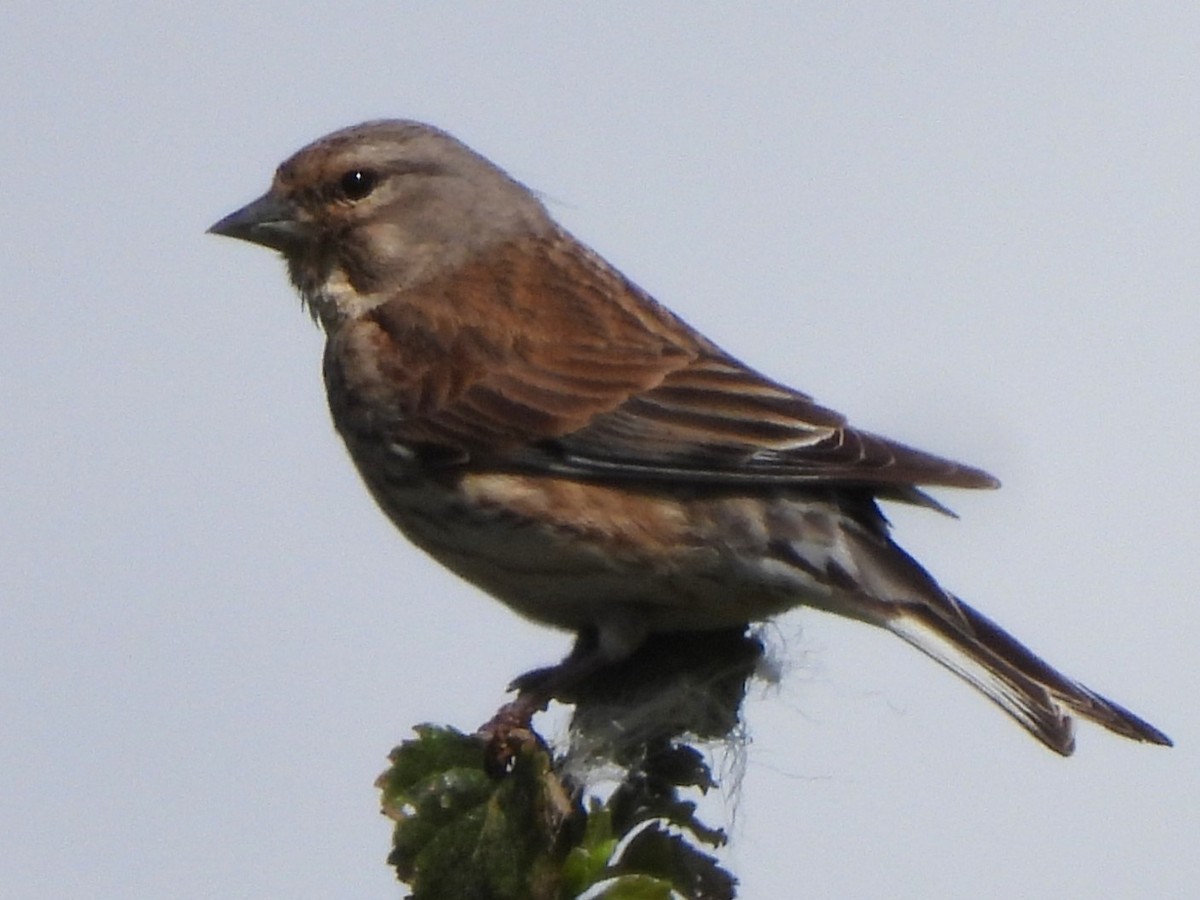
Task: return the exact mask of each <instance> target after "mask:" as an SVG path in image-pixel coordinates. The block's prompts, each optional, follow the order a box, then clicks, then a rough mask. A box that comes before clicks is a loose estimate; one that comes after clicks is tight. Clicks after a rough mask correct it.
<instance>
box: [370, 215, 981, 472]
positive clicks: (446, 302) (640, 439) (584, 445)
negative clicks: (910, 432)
mask: <svg viewBox="0 0 1200 900" xmlns="http://www.w3.org/2000/svg"><path fill="white" fill-rule="evenodd" d="M578 247H579V245H578V244H575V243H574V242H573V240H572V239H570V238H569V237H567V236H565V235H563V236H560V239H559V240H558V241H552V242H549V243H547V242H546V241H545V240H544V239H543V240H541V241H535V242H529V243H526V244H524V245H512V246H509V247H507V248H503V249H502V250H501V251H497V252H500V253H503V255H504V258H503V259H501V260H496V259H490V258H489V259H485V260H481V261H479V262H478V263H476V264H475V265H473V266H471V267H467V269H466V270H465V271H463V270H460V271H459V272H457V273H456V275H455V279H454V283H453V284H452V285H451V284H437V283H434V284H431V285H426V286H424V287H421V288H417V289H413V290H410V291H409V292H408V293H407V294H406V296H405V298H404V302H390V303H386V304H383V305H382V306H380V307H378V308H377V309H376V310H374V311H373V312H372V313H371V314H370V320H371V326H372V327H374V328H375V329H377V331H378V335H377V339H378V340H380V341H383V342H386V343H387V344H388V345H389V347H388V349H387V352H386V353H385V354H384V356H385V357H387V358H388V359H390V364H389V365H388V366H387V369H388V373H387V374H388V377H387V379H386V383H387V384H389V385H390V386H391V388H392V389H393V390H395V391H397V397H396V399H395V402H394V403H393V405H394V407H395V408H396V409H397V411H398V414H397V417H396V421H395V422H394V423H393V424H392V428H393V431H394V435H393V437H395V438H396V439H397V440H399V441H401V442H404V441H406V440H407V441H411V442H424V443H435V444H436V443H446V444H449V445H451V446H452V447H453V448H454V449H456V450H461V451H464V452H465V454H466V457H467V458H471V459H474V460H476V461H480V464H486V465H491V466H499V467H504V466H512V467H514V468H518V469H521V470H524V471H530V470H532V471H545V472H555V473H560V474H568V475H573V476H579V477H597V478H605V479H613V478H629V479H637V480H650V481H654V480H660V481H682V482H688V481H693V482H706V483H722V482H728V483H737V484H741V485H747V484H755V483H761V484H764V485H766V484H775V485H778V484H787V483H803V484H811V483H839V482H846V483H855V484H866V485H880V486H884V487H895V486H901V487H905V486H912V485H946V486H955V487H992V486H995V484H996V482H995V479H993V478H992V477H991V476H990V475H988V474H987V473H985V472H982V471H981V470H979V469H975V468H972V467H969V466H964V465H960V464H958V463H954V462H952V461H950V460H946V459H942V458H940V457H937V456H933V455H931V454H927V453H924V452H922V451H919V450H916V449H913V448H911V447H907V446H904V445H902V444H898V443H895V442H893V441H889V440H887V439H885V438H882V437H878V436H876V435H873V434H870V433H868V432H863V431H858V430H856V429H853V428H851V427H849V426H848V425H847V424H846V423H845V419H844V418H843V417H842V416H841V415H840V414H839V413H837V412H835V411H833V410H830V409H826V408H824V407H822V406H820V405H818V404H817V403H816V402H815V401H814V400H813V399H812V398H811V397H809V396H808V395H807V394H804V393H801V392H800V391H796V390H793V389H791V388H788V387H786V386H785V385H782V384H779V383H778V382H775V381H773V380H771V379H769V378H767V377H765V376H763V375H761V374H759V373H758V372H755V371H754V370H752V369H750V368H749V367H747V366H745V365H743V364H742V363H741V362H739V361H738V360H736V359H734V358H733V357H732V356H730V355H728V354H726V353H724V352H723V351H721V350H720V349H719V348H717V347H716V346H714V345H713V344H711V343H710V342H709V341H708V340H707V339H705V338H704V337H702V336H701V335H700V334H698V333H697V332H695V331H694V330H693V329H691V328H690V327H689V326H687V325H686V324H685V323H683V322H682V321H680V320H679V319H677V318H676V317H675V316H673V315H672V314H671V313H670V312H668V311H667V310H666V309H664V308H663V307H661V306H659V305H658V304H657V303H656V302H655V301H654V300H653V299H651V298H650V297H649V296H647V295H646V294H645V293H643V292H642V291H641V290H640V289H639V288H637V287H636V286H635V285H633V284H632V283H630V282H628V281H627V280H626V279H625V278H624V277H623V276H622V275H621V274H620V273H618V272H616V271H615V270H614V269H612V268H611V267H609V266H608V265H607V264H606V263H604V262H603V260H601V259H600V258H599V257H597V256H595V255H594V254H591V253H590V252H584V253H582V254H581V253H580V252H579V249H578ZM496 271H503V272H505V273H506V277H504V278H503V279H497V278H495V277H494V274H493V273H495V272H496ZM528 323H534V324H535V325H536V327H532V328H531V327H528ZM444 335H453V336H454V338H453V340H454V341H455V343H454V344H453V345H450V346H447V344H446V342H445V339H442V337H441V336H444ZM464 372H465V373H470V374H469V375H468V376H464V374H463V373H464ZM430 398H433V402H430ZM454 458H463V457H460V456H456V457H454ZM483 461H486V462H483Z"/></svg>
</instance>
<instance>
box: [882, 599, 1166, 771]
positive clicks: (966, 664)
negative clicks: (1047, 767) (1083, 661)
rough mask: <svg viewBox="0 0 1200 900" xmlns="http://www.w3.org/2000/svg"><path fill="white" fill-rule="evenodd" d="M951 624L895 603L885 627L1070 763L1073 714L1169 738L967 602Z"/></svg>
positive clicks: (1141, 737)
mask: <svg viewBox="0 0 1200 900" xmlns="http://www.w3.org/2000/svg"><path fill="white" fill-rule="evenodd" d="M955 605H956V606H957V607H958V609H959V610H960V611H961V612H962V617H961V618H960V619H957V620H950V619H948V618H946V617H945V616H942V615H940V614H939V612H938V611H936V610H935V609H933V608H931V607H929V606H927V605H924V604H919V603H911V604H908V603H906V604H897V607H899V608H894V612H893V614H892V615H890V616H888V617H887V618H886V620H885V621H883V622H882V623H881V624H882V625H883V626H884V627H885V628H887V629H888V630H889V631H892V632H893V633H895V634H897V635H899V636H900V637H902V638H904V640H906V641H908V642H909V643H910V644H912V645H913V646H914V647H916V648H917V649H918V650H921V651H922V652H924V653H927V654H928V655H929V656H932V657H933V658H934V659H936V660H937V661H938V662H940V663H941V664H942V665H944V666H946V667H947V668H948V669H951V670H952V671H954V672H956V673H957V674H958V675H960V676H962V677H963V678H964V679H966V680H967V681H969V682H970V683H971V684H973V685H974V686H975V687H976V688H978V689H979V690H980V691H982V692H983V693H984V694H986V695H987V696H988V697H990V698H991V699H992V700H993V701H995V703H997V704H998V705H999V706H1000V707H1001V708H1002V709H1003V710H1004V711H1005V712H1007V713H1008V714H1009V715H1010V716H1012V717H1013V718H1014V719H1016V720H1017V721H1018V722H1020V723H1021V725H1022V726H1024V727H1025V728H1026V729H1027V730H1028V731H1029V732H1030V733H1031V734H1032V735H1033V736H1034V737H1036V738H1037V739H1038V740H1040V741H1041V742H1042V743H1043V744H1045V745H1046V746H1047V747H1049V748H1050V749H1051V750H1054V751H1055V752H1056V753H1061V754H1062V755H1063V756H1070V755H1071V753H1072V751H1074V749H1075V735H1074V728H1073V726H1072V722H1071V717H1070V714H1069V713H1070V712H1074V713H1077V714H1078V715H1080V716H1082V717H1083V718H1085V719H1090V720H1092V721H1093V722H1096V723H1097V724H1099V725H1103V726H1104V727H1105V728H1107V729H1109V730H1110V731H1114V732H1116V733H1117V734H1119V735H1122V736H1124V737H1127V738H1132V739H1133V740H1135V741H1146V742H1148V743H1151V744H1162V745H1165V746H1168V747H1169V746H1171V739H1170V738H1169V737H1167V736H1166V735H1165V734H1163V733H1162V732H1161V731H1159V730H1158V729H1157V728H1155V727H1154V726H1153V725H1151V724H1150V723H1148V722H1146V721H1144V720H1142V719H1140V718H1138V717H1137V716H1135V715H1134V714H1133V713H1131V712H1130V711H1129V710H1127V709H1125V708H1124V707H1122V706H1118V705H1117V704H1116V703H1113V702H1112V701H1111V700H1107V699H1105V698H1104V697H1101V696H1100V695H1099V694H1096V693H1094V692H1092V691H1090V690H1088V689H1087V688H1086V687H1084V686H1083V685H1081V684H1077V683H1076V682H1074V681H1072V680H1071V679H1069V678H1067V677H1066V676H1065V675H1063V674H1062V673H1061V672H1058V671H1057V670H1055V669H1054V668H1052V667H1051V666H1050V665H1048V664H1047V663H1046V662H1044V661H1043V660H1042V659H1040V658H1039V657H1038V656H1036V655H1035V654H1034V653H1033V652H1032V651H1030V650H1029V648H1027V647H1025V646H1024V645H1023V644H1021V643H1020V642H1019V641H1018V640H1017V639H1016V638H1014V637H1013V636H1012V635H1010V634H1009V633H1008V632H1006V631H1005V630H1004V629H1003V628H1001V627H1000V626H999V625H997V624H996V623H995V622H993V621H992V620H991V619H989V618H987V617H986V616H984V615H983V614H982V613H979V612H977V611H976V610H974V609H972V608H971V607H970V606H968V605H967V604H965V603H963V602H962V601H961V600H957V599H956V600H955Z"/></svg>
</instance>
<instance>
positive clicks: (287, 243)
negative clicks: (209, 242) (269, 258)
mask: <svg viewBox="0 0 1200 900" xmlns="http://www.w3.org/2000/svg"><path fill="white" fill-rule="evenodd" d="M208 232H209V234H221V235H224V236H225V237H231V238H237V239H238V240H241V241H250V242H251V243H252V244H261V245H262V246H264V247H270V248H271V249H272V250H279V251H281V252H283V251H287V250H289V249H291V248H293V247H295V246H296V245H297V244H298V243H300V242H301V241H303V240H304V238H305V236H306V233H307V229H306V228H305V226H304V223H302V222H300V221H298V220H297V219H296V211H295V209H294V208H293V207H292V205H291V204H290V203H286V202H284V201H281V200H280V199H279V198H278V197H277V196H276V195H275V194H274V193H273V192H272V191H267V193H265V194H263V195H262V196H261V197H259V198H258V199H257V200H255V201H254V202H252V203H248V204H246V205H245V206H243V207H242V208H241V209H239V210H237V212H232V213H230V214H229V215H227V216H226V217H225V218H223V219H222V220H221V221H219V222H217V223H216V224H215V225H213V226H212V227H211V228H209V229H208Z"/></svg>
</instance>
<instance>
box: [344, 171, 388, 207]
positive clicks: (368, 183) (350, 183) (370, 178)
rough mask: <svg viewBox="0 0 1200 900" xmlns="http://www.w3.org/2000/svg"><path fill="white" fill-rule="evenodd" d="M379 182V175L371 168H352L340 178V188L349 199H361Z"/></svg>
mask: <svg viewBox="0 0 1200 900" xmlns="http://www.w3.org/2000/svg"><path fill="white" fill-rule="evenodd" d="M377 184H379V176H378V175H377V174H376V173H375V172H372V171H371V170H370V169H351V170H350V171H349V172H347V173H346V174H345V175H343V176H342V177H341V178H339V179H338V190H339V191H341V193H342V196H343V197H345V198H346V199H347V200H361V199H363V198H364V197H366V196H367V195H368V194H370V193H371V191H373V190H375V185H377Z"/></svg>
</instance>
